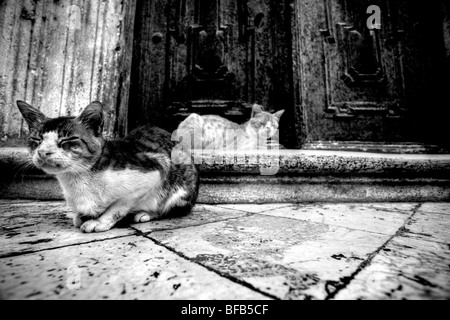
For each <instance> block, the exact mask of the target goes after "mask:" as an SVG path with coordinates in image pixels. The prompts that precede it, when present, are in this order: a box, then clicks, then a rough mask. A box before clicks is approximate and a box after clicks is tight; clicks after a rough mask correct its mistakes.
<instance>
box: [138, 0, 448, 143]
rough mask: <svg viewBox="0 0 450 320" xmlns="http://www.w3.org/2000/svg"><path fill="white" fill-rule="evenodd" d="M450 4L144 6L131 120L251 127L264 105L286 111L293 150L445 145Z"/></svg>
mask: <svg viewBox="0 0 450 320" xmlns="http://www.w3.org/2000/svg"><path fill="white" fill-rule="evenodd" d="M368 8H372V10H373V8H378V9H379V19H375V20H374V19H373V18H371V16H372V15H373V13H374V11H371V10H369V11H368ZM448 9H449V5H448V4H447V2H445V1H443V0H440V1H433V2H431V1H430V3H427V4H426V5H424V4H423V3H421V2H420V3H419V2H412V1H407V0H153V1H138V2H137V9H136V12H137V13H136V19H135V28H134V30H135V33H134V46H133V68H132V72H131V89H130V103H129V125H130V127H131V128H133V127H135V126H137V125H139V124H143V123H153V124H156V125H159V126H162V127H164V128H166V129H169V130H173V129H174V128H175V127H176V125H177V124H178V123H179V121H181V119H183V117H185V116H186V115H187V114H189V113H191V112H197V113H200V114H205V113H214V114H219V115H222V116H224V117H227V118H229V119H231V120H233V121H236V122H243V121H245V120H247V119H248V118H249V106H250V104H252V103H254V102H256V103H260V104H263V105H264V106H266V108H267V109H268V110H269V111H277V110H281V109H285V110H286V113H285V114H284V116H283V117H282V123H281V126H280V136H281V143H282V144H284V145H285V146H286V147H288V148H293V147H295V148H301V147H314V146H315V147H317V146H318V145H319V146H320V145H326V143H327V141H332V142H333V143H334V142H338V144H342V143H352V144H355V142H358V143H362V144H366V145H368V144H370V143H371V144H373V145H377V144H380V145H384V146H385V145H386V144H389V143H391V144H394V145H395V144H398V143H407V142H408V143H410V142H412V143H418V142H420V143H426V144H438V145H445V144H448V140H449V139H448V138H447V136H448V130H447V129H446V128H447V125H446V122H447V119H448V117H447V115H448V109H449V107H447V106H448V104H449V103H448V98H447V97H446V91H448V89H449V88H450V82H449V77H448V75H449V74H450V72H449V71H450V68H449V66H450V63H449V57H450V54H449V53H448V52H450V35H449V31H448V30H449V29H450V28H449V27H448V26H449V21H450V20H449V17H448V12H449V10H448ZM368 12H369V13H368ZM368 22H369V23H368ZM378 23H379V25H378ZM371 26H372V27H371ZM374 26H375V27H374ZM445 44H447V46H446V45H445ZM446 48H447V53H446V50H445V49H446ZM446 105H447V106H446ZM333 143H332V144H333ZM363 148H365V149H367V148H366V147H363Z"/></svg>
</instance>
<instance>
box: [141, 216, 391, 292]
mask: <svg viewBox="0 0 450 320" xmlns="http://www.w3.org/2000/svg"><path fill="white" fill-rule="evenodd" d="M149 236H150V237H151V238H154V239H156V240H157V241H159V242H161V243H162V244H164V245H165V246H167V247H170V248H171V249H173V250H176V251H177V252H180V253H182V254H183V255H185V256H187V257H189V258H190V259H191V260H193V261H196V262H198V263H199V264H202V265H205V266H207V267H209V268H212V269H214V270H218V271H220V272H221V273H223V274H227V275H228V276H230V277H234V278H238V279H239V280H241V281H244V282H246V283H250V284H251V285H252V286H254V287H256V288H258V289H259V290H261V291H263V292H266V293H267V294H270V295H273V296H275V297H277V298H279V299H307V298H315V299H324V298H326V297H327V295H328V283H329V282H332V283H336V282H339V281H340V279H341V278H343V277H346V276H350V275H351V274H352V273H353V272H354V271H355V270H356V269H357V268H358V266H359V265H360V264H361V263H362V262H363V261H364V260H366V259H367V258H368V257H369V255H371V254H372V253H373V252H375V251H376V250H377V249H378V248H379V247H380V246H382V245H383V244H384V243H385V242H386V241H387V240H388V239H389V236H387V235H382V234H376V233H370V232H364V231H359V230H352V229H348V228H342V227H336V226H330V225H326V224H322V223H315V222H310V221H303V220H296V219H286V218H280V217H272V216H265V215H254V216H251V217H245V218H240V219H233V220H228V221H223V222H217V223H211V224H208V225H204V226H201V227H189V228H185V229H181V230H176V231H160V232H154V233H151V234H150V235H149ZM192 244H195V245H192Z"/></svg>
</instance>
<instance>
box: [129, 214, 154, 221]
mask: <svg viewBox="0 0 450 320" xmlns="http://www.w3.org/2000/svg"><path fill="white" fill-rule="evenodd" d="M133 220H134V222H136V223H143V222H149V221H150V220H152V217H151V215H150V214H149V213H147V212H139V213H136V214H135V215H134V218H133Z"/></svg>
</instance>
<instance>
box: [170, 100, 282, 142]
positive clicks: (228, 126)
mask: <svg viewBox="0 0 450 320" xmlns="http://www.w3.org/2000/svg"><path fill="white" fill-rule="evenodd" d="M283 113H284V110H281V111H278V112H275V113H273V114H272V113H270V112H266V111H263V108H262V106H260V105H258V104H254V105H253V106H252V113H251V118H250V120H249V121H247V122H245V123H243V124H237V123H234V122H232V121H230V120H228V119H225V118H223V117H221V116H217V115H202V116H201V115H198V114H196V113H192V114H191V115H189V116H188V117H187V118H186V119H185V120H183V121H182V122H181V123H180V124H179V126H178V129H177V130H176V131H175V132H174V135H173V136H172V140H174V141H178V142H179V143H181V144H182V145H183V146H184V147H185V148H187V149H197V150H198V149H202V150H205V151H208V150H218V151H220V150H233V151H248V150H266V149H268V146H269V144H268V141H269V140H268V139H270V138H277V135H278V126H279V122H280V118H281V116H282V115H283ZM274 145H277V144H276V143H275V144H271V146H272V147H273V146H274Z"/></svg>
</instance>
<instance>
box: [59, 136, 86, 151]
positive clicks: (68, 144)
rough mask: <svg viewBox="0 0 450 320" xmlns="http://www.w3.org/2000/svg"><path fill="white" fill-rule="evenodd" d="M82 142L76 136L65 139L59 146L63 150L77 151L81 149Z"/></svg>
mask: <svg viewBox="0 0 450 320" xmlns="http://www.w3.org/2000/svg"><path fill="white" fill-rule="evenodd" d="M80 141H81V140H80V138H79V137H75V136H74V137H69V138H63V139H61V141H59V143H58V146H59V147H62V148H70V149H77V148H79V147H80Z"/></svg>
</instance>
